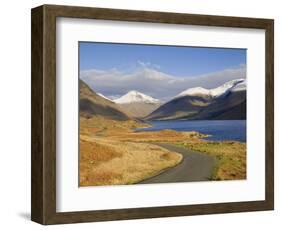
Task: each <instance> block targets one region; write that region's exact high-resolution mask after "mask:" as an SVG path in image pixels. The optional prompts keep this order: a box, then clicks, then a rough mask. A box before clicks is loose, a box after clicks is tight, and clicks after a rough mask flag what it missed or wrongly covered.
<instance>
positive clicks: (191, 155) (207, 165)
mask: <svg viewBox="0 0 281 230" xmlns="http://www.w3.org/2000/svg"><path fill="white" fill-rule="evenodd" d="M158 145H159V146H161V147H163V148H166V149H168V150H170V151H173V152H178V153H180V154H182V155H183V160H182V162H181V163H179V164H178V165H177V166H175V167H173V168H170V169H168V170H165V171H164V172H162V173H160V174H159V175H157V176H154V177H151V178H149V179H146V180H143V181H141V182H140V184H152V183H167V182H188V181H206V180H208V178H210V176H211V175H212V170H213V168H214V166H215V158H214V157H211V156H208V155H206V154H202V153H200V152H195V151H191V150H189V149H186V148H183V147H178V146H175V145H171V144H158Z"/></svg>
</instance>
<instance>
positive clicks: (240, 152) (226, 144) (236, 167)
mask: <svg viewBox="0 0 281 230" xmlns="http://www.w3.org/2000/svg"><path fill="white" fill-rule="evenodd" d="M181 145H182V146H184V147H186V148H188V149H192V150H195V151H199V152H202V153H206V154H208V155H211V156H215V157H216V168H215V170H214V172H213V175H212V178H211V179H213V180H238V179H246V144H245V143H241V142H235V141H222V142H207V141H201V142H197V143H183V144H181Z"/></svg>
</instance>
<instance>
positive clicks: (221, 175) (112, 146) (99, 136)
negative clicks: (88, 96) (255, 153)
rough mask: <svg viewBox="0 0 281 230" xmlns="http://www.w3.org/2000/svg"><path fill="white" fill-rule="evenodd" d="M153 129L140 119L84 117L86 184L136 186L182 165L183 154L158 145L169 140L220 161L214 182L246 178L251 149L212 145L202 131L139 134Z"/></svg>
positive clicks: (82, 139)
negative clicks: (180, 163)
mask: <svg viewBox="0 0 281 230" xmlns="http://www.w3.org/2000/svg"><path fill="white" fill-rule="evenodd" d="M141 127H148V125H147V124H145V123H141V122H138V121H134V120H128V121H115V120H109V119H105V118H103V117H92V118H90V119H86V118H83V117H81V118H80V185H81V186H91V185H113V184H132V183H137V182H139V181H141V180H144V179H146V178H149V177H151V176H154V175H157V174H159V173H160V172H162V171H163V170H165V169H167V168H170V167H173V166H175V165H177V164H178V163H179V162H180V161H181V160H182V155H181V154H178V153H175V152H170V151H168V150H166V149H164V148H161V147H159V146H158V145H155V143H161V142H168V143H176V144H178V145H182V146H184V147H186V148H189V149H192V150H195V151H199V152H202V153H206V154H209V155H212V156H215V157H216V162H217V164H216V167H215V169H214V172H213V175H212V178H211V179H213V180H232V179H245V178H246V145H245V144H243V143H240V142H207V141H202V140H201V139H200V138H203V137H205V136H206V135H202V134H200V133H198V132H177V131H173V130H161V131H151V132H134V129H136V128H141Z"/></svg>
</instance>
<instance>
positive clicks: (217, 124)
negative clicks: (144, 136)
mask: <svg viewBox="0 0 281 230" xmlns="http://www.w3.org/2000/svg"><path fill="white" fill-rule="evenodd" d="M149 123H150V124H151V125H152V127H149V128H143V129H137V131H156V130H162V129H172V130H176V131H198V132H200V133H203V134H209V135H211V136H210V137H207V138H205V139H206V140H213V141H222V140H234V141H241V142H246V120H216V121H212V120H203V121H187V120H176V121H152V122H149Z"/></svg>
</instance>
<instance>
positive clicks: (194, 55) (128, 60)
mask: <svg viewBox="0 0 281 230" xmlns="http://www.w3.org/2000/svg"><path fill="white" fill-rule="evenodd" d="M79 45H80V49H79V52H80V71H83V70H89V69H98V70H112V69H115V70H118V71H121V72H125V73H126V72H130V71H134V70H135V69H136V68H138V67H139V66H140V65H145V66H146V67H149V68H153V69H158V70H159V71H161V72H164V73H167V74H171V75H174V76H196V75H202V74H207V73H211V72H217V71H221V70H224V69H228V68H235V67H238V66H239V65H241V64H246V50H245V49H225V48H203V47H200V48H199V47H178V46H157V45H134V44H132V45H131V44H114V43H96V42H80V44H79Z"/></svg>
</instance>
